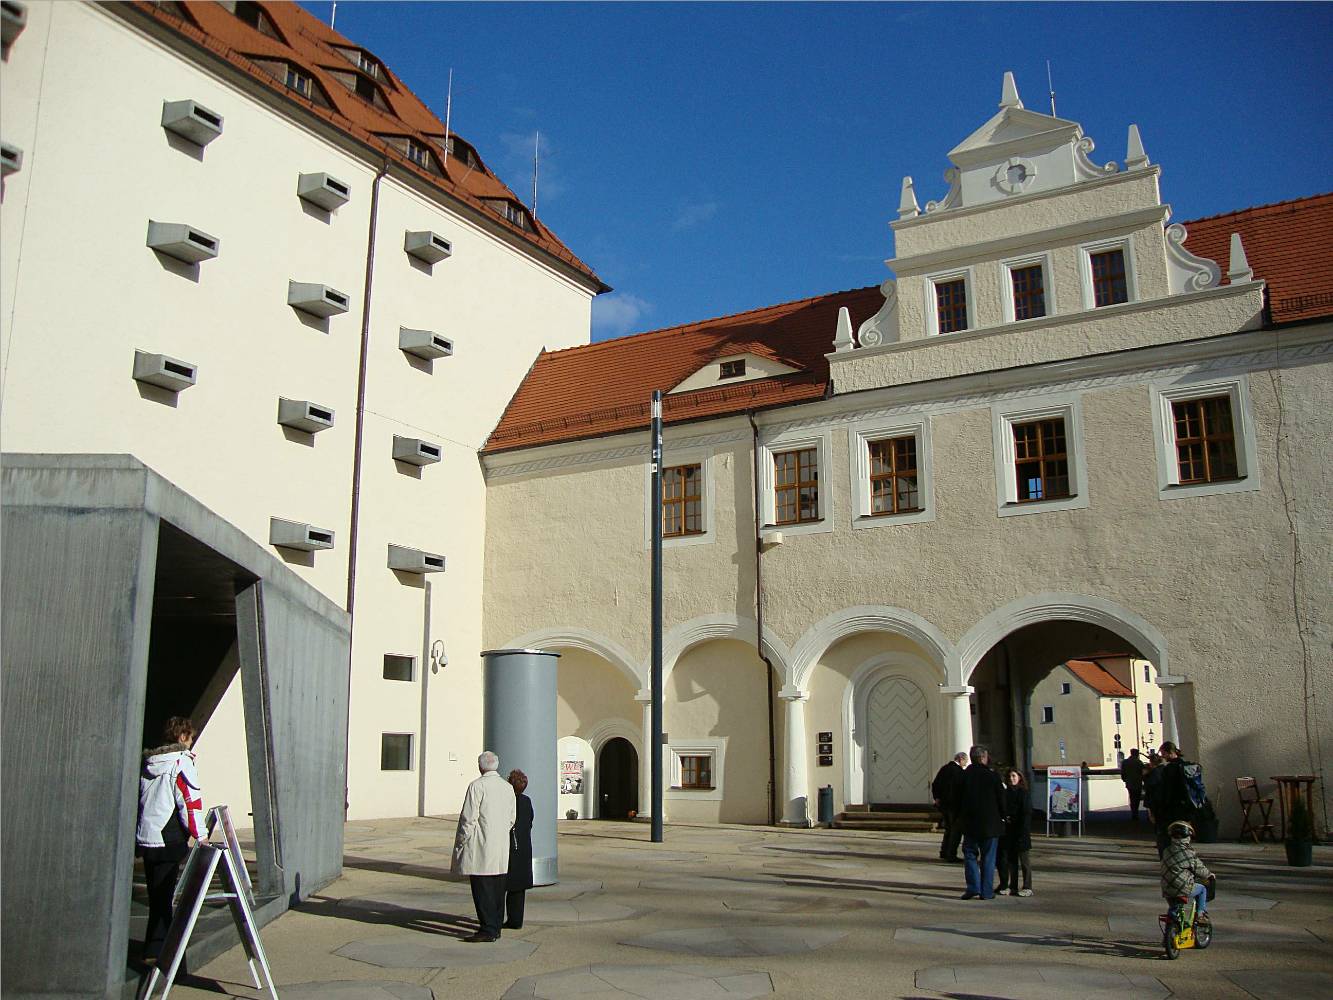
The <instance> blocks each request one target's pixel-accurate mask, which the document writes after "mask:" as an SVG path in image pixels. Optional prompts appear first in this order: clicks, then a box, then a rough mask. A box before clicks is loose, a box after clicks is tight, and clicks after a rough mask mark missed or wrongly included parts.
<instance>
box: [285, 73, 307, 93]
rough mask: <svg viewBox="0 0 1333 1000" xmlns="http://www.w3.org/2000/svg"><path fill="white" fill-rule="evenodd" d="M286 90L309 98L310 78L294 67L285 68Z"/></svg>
mask: <svg viewBox="0 0 1333 1000" xmlns="http://www.w3.org/2000/svg"><path fill="white" fill-rule="evenodd" d="M287 89H288V90H294V91H296V92H297V93H298V94H300V95H301V96H302V97H309V96H310V77H308V76H307V75H306V74H304V73H302V72H301V71H300V70H299V69H297V68H296V67H295V66H288V67H287Z"/></svg>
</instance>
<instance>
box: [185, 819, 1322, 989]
mask: <svg viewBox="0 0 1333 1000" xmlns="http://www.w3.org/2000/svg"><path fill="white" fill-rule="evenodd" d="M453 836H454V824H453V821H452V820H450V819H404V820H381V821H375V822H366V823H350V824H348V826H347V836H346V859H345V865H346V867H345V871H344V875H343V877H342V878H341V879H339V880H338V881H337V882H335V883H334V884H332V885H330V886H328V887H327V888H326V889H324V890H322V891H321V892H319V893H318V894H317V895H315V896H314V897H312V898H311V899H310V900H308V901H307V902H306V903H305V904H303V905H302V906H301V907H300V909H299V910H294V911H292V912H289V913H287V914H285V915H284V916H282V917H281V918H279V919H278V920H277V921H275V922H274V923H272V924H270V925H269V926H268V927H266V928H265V929H264V931H263V933H262V938H263V941H264V946H265V949H266V950H267V952H268V955H269V961H270V964H271V966H272V970H273V975H274V978H275V980H276V982H277V984H278V988H279V991H280V995H281V996H282V997H283V998H302V1000H307V998H308V1000H314V998H329V1000H431V998H432V997H434V998H435V1000H446V998H454V997H457V998H466V1000H492V998H503V1000H519V998H534V1000H540V998H549V1000H557V998H558V1000H566V998H568V1000H618V998H643V1000H705V998H725V1000H745V998H752V997H775V998H796V997H802V998H809V997H817V998H822V997H830V998H833V997H842V996H860V997H872V998H878V997H885V998H888V997H895V998H910V1000H926V998H940V997H946V998H956V1000H982V998H988V997H994V998H1007V997H1012V998H1024V1000H1027V998H1032V1000H1045V998H1051V1000H1056V998H1060V1000H1065V998H1070V997H1076V998H1079V1000H1110V998H1114V997H1184V998H1200V1000H1204V998H1206V1000H1220V998H1229V997H1235V998H1261V1000H1268V998H1272V1000H1305V998H1310V1000H1315V998H1317V1000H1327V998H1329V997H1333V853H1331V852H1330V849H1329V848H1319V849H1317V850H1316V866H1315V867H1314V868H1306V869H1294V868H1288V867H1286V864H1285V858H1284V856H1283V852H1282V847H1281V845H1271V844H1270V845H1264V846H1263V847H1256V846H1253V845H1240V844H1235V843H1226V844H1212V845H1202V846H1201V848H1200V850H1201V853H1202V854H1203V856H1204V858H1205V860H1206V861H1207V862H1208V864H1209V865H1210V867H1212V868H1213V869H1214V870H1215V871H1217V872H1218V874H1219V892H1218V898H1217V899H1216V901H1215V903H1214V905H1213V907H1212V909H1213V912H1214V924H1215V928H1216V930H1215V938H1214V943H1213V946H1212V947H1211V948H1210V949H1209V950H1207V951H1186V952H1184V953H1183V954H1182V955H1181V957H1180V958H1179V959H1178V960H1177V961H1175V962H1169V961H1167V960H1166V959H1165V958H1163V956H1162V952H1161V944H1160V938H1159V935H1158V931H1157V914H1158V913H1159V912H1160V909H1161V900H1160V897H1159V896H1158V890H1157V876H1156V872H1157V863H1156V854H1155V852H1154V850H1153V848H1152V845H1151V843H1149V841H1148V838H1147V837H1146V835H1145V836H1143V837H1142V838H1141V839H1118V840H1109V839H1091V838H1090V839H1084V840H1077V839H1067V838H1066V839H1055V840H1049V841H1048V840H1046V839H1045V838H1035V843H1034V850H1033V855H1032V857H1033V870H1034V875H1033V880H1034V888H1035V890H1036V893H1035V895H1033V896H1032V897H1031V898H1017V897H1010V896H1003V897H999V896H997V897H996V898H995V899H994V900H992V901H981V900H973V901H963V900H960V899H959V895H960V893H961V892H962V866H961V865H959V866H950V865H945V864H942V863H940V862H938V861H936V860H935V855H936V852H937V850H938V843H939V842H938V838H937V837H935V836H929V835H924V834H876V833H860V832H857V833H849V832H846V831H838V830H792V831H787V830H774V829H769V828H765V827H680V826H668V827H667V830H666V843H664V844H652V843H650V842H649V839H648V828H647V826H646V825H642V824H633V823H601V822H569V823H565V822H562V823H561V825H560V872H561V882H560V884H558V885H555V886H550V887H546V888H541V889H536V890H533V891H532V892H530V893H529V894H528V903H527V917H526V924H525V926H524V928H523V929H522V930H519V931H506V932H505V934H504V937H503V938H502V940H501V941H499V942H497V943H496V944H492V945H486V944H465V943H463V942H462V941H460V940H459V938H460V937H462V936H463V935H465V934H468V933H471V931H472V929H473V924H472V912H473V911H472V901H471V896H470V893H469V890H468V886H467V883H466V882H465V881H464V882H458V881H454V880H452V879H451V878H450V876H449V874H448V867H449V848H450V845H451V844H452V843H453ZM220 995H225V996H235V997H258V996H262V995H263V994H261V993H259V992H258V991H256V990H254V989H252V988H251V987H250V979H249V976H248V974H247V971H246V964H245V960H244V957H243V955H242V953H241V950H240V948H239V947H237V948H234V949H232V950H231V951H229V952H227V953H226V954H224V955H222V956H221V957H220V958H218V959H217V960H215V961H214V962H212V963H211V964H209V965H207V966H205V967H204V968H202V969H200V970H198V971H197V973H196V975H195V976H193V977H190V978H187V979H186V980H185V981H184V982H183V983H182V984H181V985H179V986H178V987H177V988H176V989H173V990H172V996H173V997H178V998H181V1000H189V998H195V1000H205V998H207V1000H217V998H218V997H219V996H220Z"/></svg>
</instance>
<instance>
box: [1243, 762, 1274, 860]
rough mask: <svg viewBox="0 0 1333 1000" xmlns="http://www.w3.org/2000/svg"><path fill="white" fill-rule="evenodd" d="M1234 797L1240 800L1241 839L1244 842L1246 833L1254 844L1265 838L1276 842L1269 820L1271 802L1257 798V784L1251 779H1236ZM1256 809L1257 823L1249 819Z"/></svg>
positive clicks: (1271, 808) (1271, 809)
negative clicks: (1257, 811) (1257, 812)
mask: <svg viewBox="0 0 1333 1000" xmlns="http://www.w3.org/2000/svg"><path fill="white" fill-rule="evenodd" d="M1236 795H1237V796H1239V798H1240V813H1241V824H1240V837H1241V839H1242V840H1244V839H1245V835H1246V834H1247V833H1248V834H1249V835H1250V836H1251V837H1253V838H1254V842H1255V843H1256V844H1257V843H1259V841H1260V840H1262V839H1264V838H1265V837H1266V838H1267V839H1269V840H1271V841H1274V842H1276V840H1277V836H1276V835H1275V834H1274V833H1273V824H1272V821H1271V820H1270V818H1269V816H1270V814H1271V813H1272V811H1273V800H1272V799H1271V798H1269V799H1265V798H1260V797H1259V783H1258V782H1257V781H1255V780H1254V779H1253V778H1237V779H1236ZM1256 807H1257V808H1258V810H1259V818H1258V822H1256V821H1255V820H1253V819H1251V818H1250V811H1251V810H1252V809H1254V808H1256Z"/></svg>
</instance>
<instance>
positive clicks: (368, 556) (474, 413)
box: [0, 3, 592, 819]
mask: <svg viewBox="0 0 1333 1000" xmlns="http://www.w3.org/2000/svg"><path fill="white" fill-rule="evenodd" d="M29 17H30V21H29V25H28V28H27V30H26V31H25V32H24V34H23V35H22V36H21V37H20V38H19V40H18V44H17V45H16V46H15V47H14V49H13V51H12V52H11V58H10V60H9V61H7V62H6V63H5V65H4V68H3V73H4V78H3V80H4V86H3V88H2V90H3V102H4V103H3V106H2V108H0V110H2V111H3V116H4V129H5V132H4V134H5V138H6V141H10V142H15V144H17V145H21V146H22V147H23V148H24V154H25V160H24V169H23V171H22V172H21V173H19V174H16V175H14V176H11V177H10V178H9V179H8V181H7V182H6V185H5V197H4V204H3V208H2V209H0V225H2V226H3V229H2V230H0V238H2V239H3V242H4V248H5V252H4V253H3V254H2V255H0V259H2V261H3V265H2V269H0V280H3V286H2V289H3V295H4V306H3V316H2V317H0V318H2V319H3V341H2V343H0V364H2V365H3V371H2V372H0V379H2V383H0V391H3V400H4V411H3V415H0V434H2V435H3V439H4V447H5V449H6V450H12V451H20V452H25V451H26V452H42V451H49V452H128V453H130V454H134V455H136V456H137V457H139V458H140V459H142V460H143V461H144V462H146V463H147V464H148V465H149V466H151V467H152V468H154V469H155V470H157V471H158V472H160V473H161V474H163V475H164V476H166V477H167V478H168V479H170V480H171V481H172V482H174V483H175V484H177V485H179V486H181V487H182V488H183V489H185V490H186V491H187V492H189V493H190V494H191V495H193V496H195V497H196V498H197V499H199V500H200V501H201V502H203V503H204V504H206V505H207V506H208V507H210V508H211V509H213V510H214V511H216V512H217V513H218V514H219V515H221V516H222V517H224V518H226V519H227V520H229V521H231V522H232V523H234V524H236V525H237V526H238V527H240V528H241V529H242V530H244V531H245V532H246V533H247V534H249V535H251V536H252V537H254V538H255V539H256V540H258V541H260V542H261V543H263V544H267V542H268V531H269V518H270V517H272V516H278V517H282V518H286V519H290V520H297V521H304V522H309V523H311V524H314V525H317V526H319V527H323V528H329V529H332V530H333V531H334V532H335V533H336V548H335V549H333V550H332V551H325V552H319V553H315V554H314V555H313V557H307V556H301V555H296V554H293V553H290V552H286V551H283V550H279V551H280V554H282V555H283V557H284V558H285V559H286V560H287V561H288V563H289V564H290V565H292V566H293V568H294V569H295V570H296V571H297V572H299V573H301V574H302V575H303V576H304V577H306V579H308V580H309V581H310V582H311V583H312V584H314V585H315V586H316V587H318V588H319V589H320V590H321V591H323V592H324V593H325V594H327V595H328V596H329V597H331V598H332V599H334V600H335V601H337V602H338V603H340V604H343V603H344V602H345V600H346V598H347V586H348V584H347V579H348V559H349V553H350V549H351V537H350V518H351V492H352V480H353V443H354V438H355V426H356V398H357V381H358V361H359V351H360V333H361V314H360V307H361V303H362V300H363V293H364V284H365V270H366V239H367V229H368V224H369V209H370V200H371V189H372V182H373V178H374V175H375V171H376V169H377V168H378V166H379V164H378V162H374V163H371V162H369V161H367V160H363V159H362V158H361V157H362V156H363V155H368V154H364V153H363V152H362V151H360V150H359V148H358V147H355V146H353V145H350V144H349V145H348V146H346V147H343V146H340V145H338V144H336V143H335V142H334V141H333V140H331V139H330V138H328V137H327V136H325V135H322V134H320V135H317V134H315V133H314V132H312V131H310V130H309V129H307V128H306V127H304V126H302V125H300V124H298V123H296V122H295V121H294V120H293V119H291V118H288V117H287V116H286V114H285V112H284V111H282V110H280V109H281V108H282V107H283V105H282V104H281V101H280V99H278V98H272V97H269V96H262V97H260V96H252V95H251V89H253V90H254V91H255V94H258V93H259V91H258V88H253V85H251V84H248V83H247V84H245V88H246V89H245V90H244V91H243V90H242V89H238V87H237V85H236V84H235V83H234V82H233V81H232V79H231V78H230V77H225V78H224V77H221V76H218V75H215V74H214V73H213V72H211V71H208V70H205V69H203V68H201V67H200V66H199V65H196V64H194V63H192V62H190V61H188V60H186V59H184V58H182V57H181V56H179V55H177V54H176V53H174V52H172V51H169V50H167V49H166V48H164V47H163V46H162V45H161V44H159V43H158V42H157V41H154V40H151V39H149V38H147V37H145V36H143V35H140V34H138V33H137V32H136V31H135V30H134V29H133V28H131V27H130V26H129V25H128V24H127V23H126V22H124V21H122V20H121V19H120V18H119V17H117V16H116V15H114V14H111V13H109V12H108V11H107V10H105V9H102V8H99V7H97V6H94V5H89V4H72V3H66V4H56V5H46V4H31V5H30V7H29ZM48 22H49V31H48ZM99 98H105V99H99ZM183 98H193V99H195V100H197V101H199V102H200V103H202V104H204V105H206V106H207V107H209V108H211V109H213V110H214V111H217V112H218V113H220V114H221V115H223V116H224V118H225V124H224V132H223V134H222V135H221V136H220V137H218V138H217V139H215V140H214V141H213V142H212V143H210V144H209V145H208V146H207V147H206V148H205V149H204V151H203V153H202V155H201V156H196V155H191V153H190V152H188V151H182V150H181V149H177V148H173V146H172V145H171V143H170V142H169V141H168V139H167V134H166V133H165V132H164V130H163V129H162V128H161V125H160V120H161V108H162V102H163V101H164V100H177V99H183ZM268 102H273V103H268ZM39 103H40V108H41V120H40V122H37V123H36V124H34V121H35V109H36V108H37V107H38V104H39ZM11 122H12V123H14V128H15V134H14V135H13V136H12V137H11V132H10V126H11ZM318 171H327V172H328V173H330V174H333V175H334V176H336V177H338V178H339V179H340V180H342V181H344V182H346V183H348V184H350V186H351V188H352V198H351V201H350V202H349V203H348V204H346V205H344V206H342V207H341V208H339V209H338V210H337V211H335V212H334V213H332V215H331V217H329V218H327V219H324V218H321V217H320V213H317V212H309V211H307V210H305V209H304V208H303V203H302V202H301V201H300V200H299V199H298V198H297V197H296V185H297V177H298V174H299V173H301V172H318ZM16 182H17V183H16ZM410 184H411V182H408V181H400V180H397V179H395V178H394V176H393V175H391V176H390V177H389V178H387V179H386V180H385V181H384V182H383V184H382V186H381V197H380V205H379V216H380V218H379V225H378V229H377V240H376V262H375V272H374V285H373V289H372V300H371V301H372V305H371V324H370V352H369V355H368V360H367V385H366V406H365V441H364V449H363V461H362V478H361V513H360V530H361V535H360V539H359V545H358V576H357V593H356V604H355V609H356V620H355V623H354V628H353V654H352V656H353V663H352V670H353V677H352V702H351V729H350V732H351V735H350V748H349V784H350V791H349V799H350V811H349V815H350V816H352V817H354V818H357V817H370V816H385V815H413V814H415V813H416V811H417V793H418V782H419V779H420V778H421V775H420V772H419V771H418V770H413V771H411V772H395V773H385V772H381V771H380V770H379V760H380V734H381V733H382V732H410V733H414V734H417V736H418V738H420V733H419V729H420V710H421V678H422V675H423V669H426V668H425V664H424V663H423V662H422V656H423V646H425V645H426V640H427V639H437V638H438V639H441V640H443V642H444V644H445V648H446V652H447V654H448V656H449V658H450V665H449V666H448V667H447V668H445V670H444V671H442V672H441V673H439V674H435V675H433V676H432V677H431V681H432V682H433V683H432V684H431V686H430V690H429V702H430V706H429V707H430V728H429V736H428V739H427V744H428V757H427V775H426V786H427V808H428V810H432V811H436V812H440V811H453V810H455V809H456V808H457V803H458V800H459V797H460V796H461V794H462V789H463V788H464V787H465V785H466V782H467V781H468V780H470V778H471V777H474V776H475V768H474V767H473V764H472V761H474V760H475V757H476V753H477V752H478V751H479V750H480V749H481V747H480V742H481V733H480V712H479V711H478V710H477V709H478V706H479V705H480V700H481V686H480V671H481V668H480V659H479V653H480V651H481V648H482V644H481V601H480V592H481V561H482V551H483V539H484V524H485V502H484V490H485V484H484V480H483V477H482V475H481V470H480V467H479V465H478V460H477V457H476V456H477V450H478V449H479V447H480V446H481V444H482V442H483V441H484V440H485V437H486V435H487V434H488V432H489V431H490V429H491V427H493V426H494V424H495V422H496V420H497V419H498V417H499V415H500V413H501V412H502V410H503V408H504V406H505V404H506V403H507V402H508V400H509V398H510V397H511V395H512V393H513V390H514V388H516V386H517V385H518V383H519V381H520V380H521V378H522V377H523V375H524V374H525V373H526V371H527V370H528V368H529V366H530V365H531V363H532V359H533V358H534V357H535V356H536V354H537V353H538V352H539V351H540V350H541V348H542V347H543V346H545V347H550V348H560V347H566V346H570V345H573V344H577V343H583V342H586V341H587V339H588V334H589V320H590V303H591V297H592V292H591V290H590V289H588V288H583V287H579V286H577V285H576V284H574V283H573V282H571V280H570V279H569V278H568V277H567V276H565V275H564V274H563V273H562V272H558V271H557V270H556V269H555V268H553V267H551V266H548V265H546V264H545V263H542V262H540V261H538V260H537V259H536V258H535V257H534V256H532V255H529V254H528V253H526V252H524V251H520V250H518V249H516V248H515V247H514V246H511V245H510V244H508V243H506V242H505V241H504V240H503V239H501V238H499V237H498V236H497V235H495V234H494V233H493V232H492V231H491V230H490V229H489V228H488V227H487V226H484V225H482V224H480V223H477V222H474V221H471V220H470V219H469V218H466V217H464V215H462V214H460V213H459V212H457V211H454V210H452V209H450V208H448V207H446V206H445V205H444V204H443V203H435V202H434V201H433V200H432V199H431V198H430V197H428V196H426V195H425V194H424V193H423V192H422V191H420V190H417V189H415V188H414V187H410ZM16 209H18V210H16ZM150 218H152V219H156V220H158V221H165V222H185V223H189V224H191V225H194V226H197V227H198V228H200V229H203V230H204V231H206V232H208V233H209V234H210V235H212V236H214V237H217V238H219V239H220V241H221V253H220V256H219V257H218V258H217V259H215V260H210V261H204V262H203V263H202V264H201V265H199V268H198V273H197V275H192V274H190V273H188V271H187V272H186V273H182V271H183V270H186V269H183V268H181V267H176V266H174V265H171V264H168V265H164V264H163V263H161V262H160V261H159V260H158V258H157V256H156V255H155V254H154V252H153V251H151V250H149V249H148V248H147V247H146V246H145V245H144V244H145V237H146V233H147V227H148V221H149V219H150ZM406 229H414V230H417V229H433V230H435V231H437V232H439V233H441V234H442V235H444V236H446V237H447V238H449V239H451V240H452V241H453V244H454V254H453V256H452V257H451V258H449V259H447V260H445V261H442V262H441V263H439V264H437V265H435V266H434V269H433V272H432V273H429V274H427V273H425V271H424V270H423V269H422V268H420V267H415V266H413V264H412V263H411V262H410V260H409V259H408V258H407V256H406V254H405V253H404V251H403V249H402V246H403V233H404V230H406ZM289 279H295V280H298V281H312V282H321V283H325V284H329V285H332V286H334V287H336V288H337V289H339V290H340V291H342V292H343V293H345V294H347V295H348V296H349V298H350V300H351V303H352V309H351V310H350V311H349V312H348V313H346V314H343V315H341V316H335V317H332V318H331V319H329V320H328V321H327V323H320V322H317V321H314V320H311V319H310V318H308V317H305V316H304V314H300V313H297V312H295V311H293V310H292V309H291V308H290V307H289V306H288V305H287V304H286V299H287V282H288V280H289ZM400 325H405V326H410V327H414V328H428V329H434V330H437V331H439V332H441V333H443V334H445V335H447V336H449V337H450V338H451V339H453V341H454V343H455V349H456V353H455V356H454V357H452V358H446V359H441V360H438V361H436V362H434V366H433V372H427V371H426V370H425V366H422V365H415V366H414V365H413V364H412V363H410V362H409V361H408V360H407V358H406V357H405V356H404V355H403V354H402V352H401V351H400V350H398V346H397V345H398V328H399V326H400ZM136 348H139V349H143V350H148V351H153V352H160V353H165V354H168V355H171V356H174V357H177V358H180V359H182V360H185V361H188V362H191V363H194V364H197V365H198V366H199V381H198V384H197V385H195V386H193V387H190V388H189V389H187V390H185V391H184V392H182V393H180V394H179V395H178V396H177V397H176V399H175V405H174V406H173V405H169V397H164V396H163V394H161V393H150V394H149V395H150V396H153V397H155V398H144V396H143V395H141V393H140V391H139V388H138V384H137V383H136V382H134V381H133V380H132V379H131V378H130V372H131V368H132V364H133V355H134V350H135V349H136ZM280 395H282V396H288V397H291V398H301V399H310V400H312V401H315V402H318V403H322V404H325V405H327V406H330V407H332V408H333V409H334V410H335V412H336V421H335V426H334V427H333V428H331V429H329V430H326V431H323V432H321V433H319V434H318V435H316V436H314V437H313V438H310V437H308V436H305V435H300V434H296V433H293V432H286V431H284V428H282V427H280V426H279V425H278V424H277V422H276V416H277V405H278V397H279V396H280ZM164 398H165V399H167V400H168V402H164V401H162V400H163V399H164ZM395 433H397V434H402V435H404V436H409V437H421V438H426V439H428V440H432V441H434V442H436V443H439V444H441V445H442V446H443V449H444V459H443V461H442V462H440V463H439V464H438V465H434V466H430V467H427V468H425V469H423V470H421V472H420V475H419V476H418V475H417V474H415V473H414V471H413V470H412V469H411V468H409V467H404V466H399V465H397V464H396V463H395V462H394V461H393V459H392V457H391V450H390V449H391V447H392V438H393V435H394V434H395ZM389 542H394V543H398V544H405V545H409V546H413V547H416V548H421V549H426V550H428V551H432V552H438V553H442V554H444V555H445V556H446V558H447V561H448V569H447V571H446V572H445V573H444V574H438V575H435V576H434V577H432V578H431V604H430V611H431V632H430V635H429V636H426V635H425V634H424V618H425V611H426V605H425V590H424V588H423V586H422V581H421V580H419V579H416V578H413V577H411V576H407V575H396V574H394V573H393V572H392V571H390V570H389V569H388V568H387V566H386V556H387V545H388V543H389ZM386 652H393V653H403V654H409V655H415V656H416V657H417V658H418V669H417V681H416V682H415V683H409V684H404V683H401V682H393V681H386V680H384V679H383V678H382V657H383V654H384V653H386ZM240 717H241V716H240V699H239V682H237V684H235V685H233V688H232V690H231V691H229V692H228V694H227V695H226V697H224V699H223V701H222V703H221V704H220V706H219V708H218V714H217V716H215V719H214V721H213V723H212V724H211V725H210V726H209V730H208V733H207V736H206V738H205V740H204V741H203V742H204V743H205V744H206V745H207V749H208V751H209V753H208V756H209V759H210V761H211V763H210V764H209V768H210V778H211V780H212V782H213V787H215V788H218V789H226V790H227V791H226V792H225V794H228V795H230V796H232V802H231V804H232V806H233V811H234V812H235V813H236V815H237V816H238V819H239V817H240V816H241V815H243V814H244V812H247V811H248V805H245V804H243V803H242V801H241V796H242V794H243V793H245V794H248V776H247V775H246V773H245V763H244V755H243V754H241V753H239V752H237V751H238V750H239V748H240V747H243V745H244V737H243V731H242V729H241V727H240ZM451 758H454V759H451ZM223 761H229V762H230V766H231V767H232V771H231V772H227V773H224V771H223V768H222V762H223Z"/></svg>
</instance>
